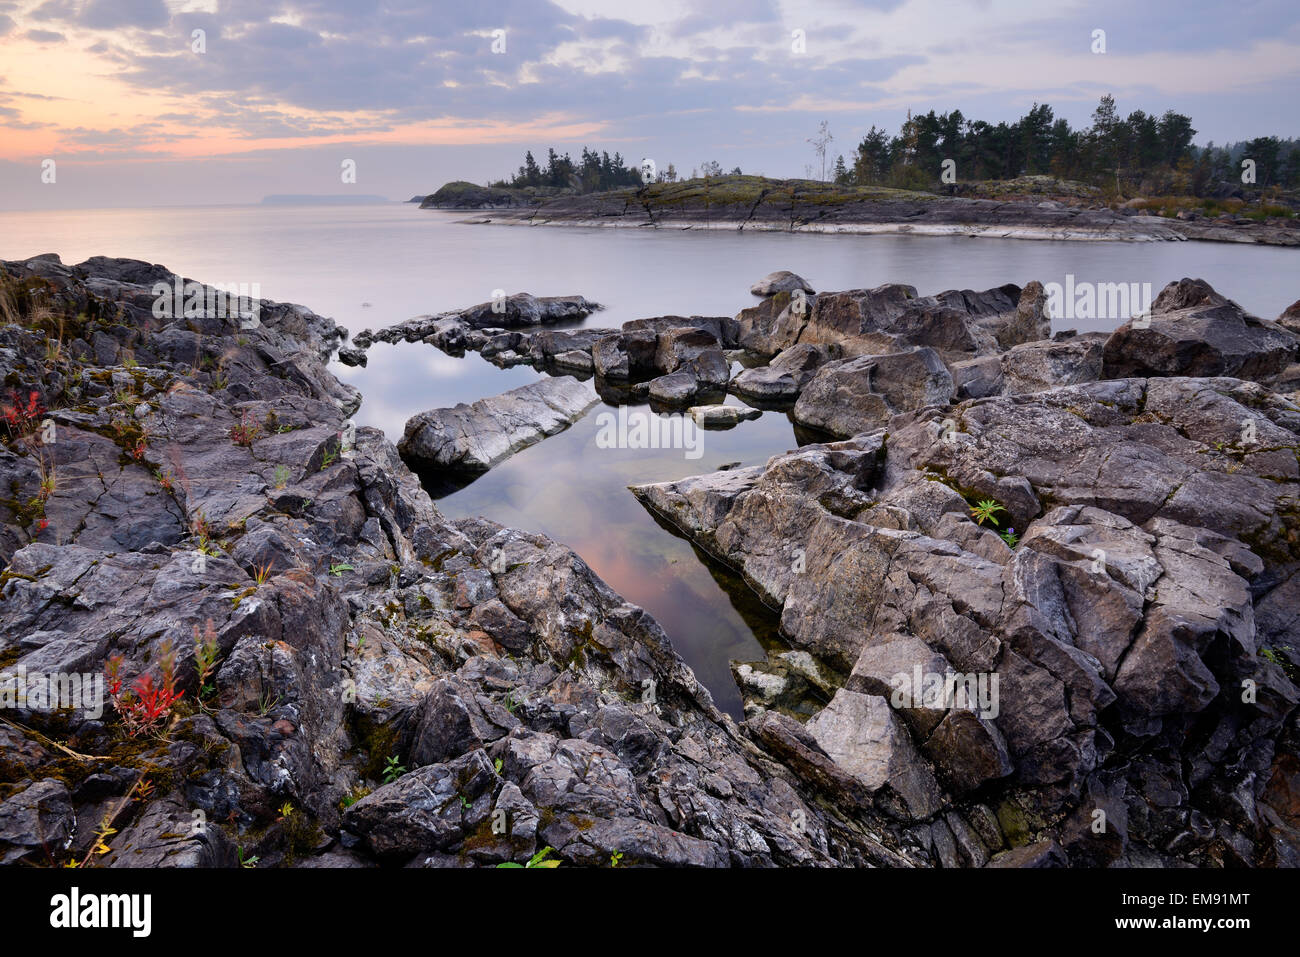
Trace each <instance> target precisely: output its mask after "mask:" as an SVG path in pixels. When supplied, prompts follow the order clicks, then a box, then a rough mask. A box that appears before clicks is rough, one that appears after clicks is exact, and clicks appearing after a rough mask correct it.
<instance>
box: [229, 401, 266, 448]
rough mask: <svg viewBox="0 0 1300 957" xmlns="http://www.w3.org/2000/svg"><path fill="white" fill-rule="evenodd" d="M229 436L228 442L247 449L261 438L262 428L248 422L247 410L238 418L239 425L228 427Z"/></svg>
mask: <svg viewBox="0 0 1300 957" xmlns="http://www.w3.org/2000/svg"><path fill="white" fill-rule="evenodd" d="M229 435H230V441H232V442H234V443H235V444H236V445H242V446H243V447H244V448H248V447H249V446H251V445H252V444H253V443H254V442H256V441H257V440H258V438H260V437H261V435H262V427H261V426H260V425H258V424H257V423H256V422H250V421H249V420H248V410H247V409H245V410H244V414H243V415H242V416H240V419H239V424H238V425H232V426H231V427H230V431H229Z"/></svg>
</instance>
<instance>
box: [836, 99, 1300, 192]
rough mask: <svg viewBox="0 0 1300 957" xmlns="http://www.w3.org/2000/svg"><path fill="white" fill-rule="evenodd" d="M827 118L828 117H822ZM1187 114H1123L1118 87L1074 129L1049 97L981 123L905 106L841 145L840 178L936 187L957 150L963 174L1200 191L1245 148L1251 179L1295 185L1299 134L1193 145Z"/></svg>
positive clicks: (1229, 169)
mask: <svg viewBox="0 0 1300 957" xmlns="http://www.w3.org/2000/svg"><path fill="white" fill-rule="evenodd" d="M823 126H824V124H823ZM1195 135H1196V130H1195V129H1194V128H1193V127H1192V120H1191V117H1189V116H1185V115H1183V114H1181V113H1177V112H1175V111H1173V110H1166V111H1165V112H1164V113H1163V114H1161V115H1160V116H1156V115H1155V114H1153V113H1152V114H1148V113H1146V112H1144V111H1142V110H1134V111H1133V112H1131V113H1130V114H1129V115H1128V116H1127V117H1123V116H1121V115H1120V114H1119V112H1118V110H1117V109H1116V106H1115V99H1114V97H1112V96H1110V95H1107V96H1103V97H1102V98H1101V102H1100V103H1099V104H1098V105H1097V109H1096V110H1095V111H1094V112H1093V114H1092V123H1091V125H1090V126H1087V127H1084V128H1081V129H1074V128H1072V127H1071V126H1070V122H1069V121H1068V120H1066V119H1064V118H1063V117H1062V118H1058V117H1056V116H1055V114H1054V113H1053V110H1052V108H1051V107H1050V106H1049V105H1047V104H1046V103H1042V104H1039V103H1035V104H1034V105H1033V107H1032V108H1031V109H1030V110H1029V112H1028V113H1026V114H1025V115H1024V116H1022V117H1020V119H1018V120H1016V121H1015V122H1013V123H1008V122H1005V121H1003V122H999V123H996V124H992V123H987V122H985V121H983V120H972V119H968V118H967V117H965V116H963V115H962V113H961V111H960V110H953V111H952V112H950V113H935V111H934V110H931V111H930V112H928V113H924V114H918V115H916V116H912V115H911V114H909V115H908V118H907V120H906V121H905V122H904V123H903V126H902V128H901V129H900V130H899V132H898V134H897V135H893V136H891V135H890V134H889V133H888V131H886V130H884V129H880V128H877V127H876V126H874V125H873V126H872V127H871V129H870V130H868V132H867V134H866V135H865V136H864V137H863V138H862V141H861V142H860V143H859V144H858V146H857V149H856V150H855V151H854V153H853V157H852V163H851V165H850V163H846V162H845V160H844V157H843V156H842V155H841V156H840V157H839V158H838V159H837V160H836V161H835V165H834V167H833V172H832V176H833V178H834V180H835V181H836V182H838V183H841V184H844V185H860V186H875V185H879V186H895V187H900V188H905V189H932V188H934V187H935V186H937V185H939V184H940V182H941V180H940V173H941V168H942V164H943V162H944V161H945V160H949V159H950V160H953V161H954V162H955V164H956V175H957V177H958V178H959V179H961V180H1005V179H1012V178H1014V177H1017V176H1024V175H1034V174H1041V175H1051V176H1056V177H1059V178H1061V179H1071V180H1077V181H1080V182H1084V183H1090V184H1092V185H1095V186H1100V187H1102V188H1103V189H1105V190H1106V191H1108V192H1125V191H1134V190H1141V191H1144V192H1148V193H1151V194H1169V193H1180V194H1187V193H1191V194H1195V195H1200V194H1201V193H1202V192H1204V191H1205V190H1206V189H1207V188H1209V187H1210V185H1211V184H1212V183H1216V182H1220V181H1225V180H1226V181H1237V182H1240V174H1241V165H1240V161H1241V160H1242V159H1243V158H1249V159H1253V160H1254V161H1255V176H1256V183H1255V185H1257V186H1261V187H1265V186H1300V149H1298V148H1297V147H1298V145H1300V144H1297V142H1296V141H1295V140H1291V139H1287V140H1281V139H1278V138H1277V137H1275V136H1265V137H1257V138H1255V139H1253V140H1250V141H1248V142H1244V143H1236V144H1231V145H1229V146H1227V147H1219V148H1215V146H1214V144H1213V143H1210V144H1208V145H1207V146H1206V147H1204V148H1198V147H1196V146H1193V145H1192V137H1194V136H1195Z"/></svg>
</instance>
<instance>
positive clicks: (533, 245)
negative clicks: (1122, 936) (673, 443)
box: [0, 203, 1300, 714]
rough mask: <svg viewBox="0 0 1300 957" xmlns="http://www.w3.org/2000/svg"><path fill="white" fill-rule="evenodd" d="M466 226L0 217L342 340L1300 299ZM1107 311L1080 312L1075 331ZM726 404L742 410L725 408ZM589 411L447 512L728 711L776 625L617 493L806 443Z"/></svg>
mask: <svg viewBox="0 0 1300 957" xmlns="http://www.w3.org/2000/svg"><path fill="white" fill-rule="evenodd" d="M463 215H464V214H455V213H445V212H434V211H430V210H420V209H417V208H416V207H415V206H412V205H406V204H397V203H394V204H388V205H376V206H355V207H331V206H300V207H284V206H278V207H269V206H244V207H209V208H166V209H148V210H112V209H107V210H83V211H48V212H46V211H38V212H3V211H0V259H22V258H26V257H28V256H34V255H37V254H39V253H47V252H57V253H58V254H59V255H60V256H62V258H63V261H64V262H65V263H76V262H80V261H82V260H84V259H86V258H88V257H90V256H94V255H108V256H125V257H132V258H136V259H146V260H150V261H152V262H159V263H163V264H165V265H166V266H167V267H168V268H170V269H173V270H175V271H177V272H180V273H182V274H184V275H186V276H190V277H192V278H195V279H199V280H203V281H207V282H227V283H250V284H251V283H257V284H258V285H259V286H260V291H261V295H262V296H263V297H266V298H269V299H276V300H280V301H289V302H299V303H302V304H304V305H306V306H309V307H310V308H312V309H314V310H315V311H316V312H319V313H321V314H323V315H327V316H331V317H333V318H334V319H336V320H337V321H338V322H340V323H341V324H343V325H344V326H346V327H347V328H348V329H350V330H351V331H352V332H354V333H355V332H359V331H360V330H361V329H364V328H367V327H371V328H378V327H380V326H385V325H389V324H391V323H394V322H400V321H401V320H403V319H408V318H410V317H411V316H415V315H421V314H425V313H432V312H441V311H443V310H447V309H453V308H456V307H460V306H467V305H471V304H473V303H477V302H483V301H485V300H488V299H491V298H492V295H493V290H496V289H503V290H505V291H506V292H508V293H514V292H531V293H534V294H536V295H564V294H581V295H584V296H587V297H588V298H590V299H595V300H597V301H599V302H602V303H604V304H605V305H606V306H607V308H606V310H604V311H603V312H599V313H596V314H595V315H593V316H591V317H590V318H589V319H588V320H587V324H588V325H593V326H618V325H620V324H622V323H623V322H626V321H627V320H629V319H637V318H641V317H645V316H659V315H669V314H675V315H734V314H735V313H736V312H737V311H738V310H739V309H741V308H742V307H744V306H746V305H749V304H751V303H753V302H755V301H756V300H755V299H754V298H753V297H752V296H750V294H749V286H750V284H751V283H752V282H754V281H755V280H756V279H758V278H760V277H761V276H763V275H765V274H766V273H768V272H771V271H772V270H775V269H792V270H794V271H795V272H798V273H799V274H800V275H802V276H804V277H805V278H806V279H807V280H808V281H809V282H811V283H812V285H813V286H814V287H815V288H817V289H825V290H834V289H852V288H861V287H871V286H876V285H879V284H881V283H885V282H905V283H910V284H912V285H913V286H916V287H917V289H918V290H919V291H920V293H921V294H923V295H925V294H929V293H935V292H939V291H941V290H944V289H952V288H974V289H984V288H987V287H990V286H995V285H1000V284H1002V283H1006V282H1015V283H1018V284H1022V285H1023V284H1024V283H1026V282H1028V281H1029V280H1031V279H1038V280H1040V281H1041V282H1044V283H1049V282H1057V283H1061V284H1062V285H1064V284H1065V282H1066V276H1067V274H1072V275H1073V276H1074V278H1075V281H1076V282H1085V281H1087V282H1122V283H1151V286H1152V289H1153V291H1154V292H1156V293H1158V292H1159V290H1160V289H1161V288H1162V287H1163V286H1164V285H1165V284H1166V283H1168V282H1171V281H1173V280H1176V279H1180V278H1182V277H1184V276H1191V277H1200V278H1203V279H1206V280H1208V281H1209V282H1210V283H1211V284H1212V285H1213V286H1214V287H1215V288H1216V289H1218V290H1219V291H1220V292H1221V293H1223V294H1224V295H1226V296H1228V297H1230V298H1232V299H1235V300H1237V301H1238V302H1239V303H1241V305H1242V306H1244V307H1245V308H1246V309H1247V310H1249V311H1251V312H1253V313H1255V314H1256V315H1259V316H1263V317H1265V318H1273V317H1275V316H1277V314H1278V313H1280V312H1281V311H1282V310H1283V309H1285V308H1286V307H1287V306H1288V305H1289V304H1290V303H1292V302H1294V301H1295V300H1296V299H1297V298H1300V281H1298V280H1297V278H1296V277H1297V275H1298V271H1297V268H1296V267H1297V263H1298V262H1300V252H1297V251H1296V250H1293V249H1275V248H1267V247H1258V248H1256V247H1247V246H1234V245H1226V244H1211V243H1141V244H1138V243H1132V244H1130V243H1084V242H1073V243H1068V242H1026V241H1023V240H999V239H966V238H956V237H928V236H822V235H813V234H799V235H789V234H784V233H730V232H728V233H723V232H681V231H676V230H674V231H655V230H642V229H585V228H569V227H563V228H561V227H550V228H546V227H538V228H533V227H506V226H469V225H462V224H457V223H456V222H455V220H456V219H459V218H462V217H463ZM1115 324H1116V322H1115V321H1114V320H1111V321H1106V322H1096V321H1093V322H1088V321H1084V320H1071V321H1068V322H1065V323H1062V324H1061V325H1062V326H1063V327H1070V328H1078V329H1079V330H1080V331H1088V330H1092V329H1108V328H1110V327H1112V326H1114V325H1115ZM334 371H335V373H336V374H337V375H338V376H339V378H341V379H344V380H347V381H349V382H352V383H353V384H354V385H356V386H357V387H358V388H360V389H361V391H362V392H363V393H364V395H365V403H364V404H363V406H362V408H361V411H360V412H358V414H357V421H358V424H362V425H374V426H377V427H379V428H382V429H384V431H385V432H386V433H387V434H388V435H389V436H390V437H391V438H392V439H393V440H394V441H395V440H396V439H398V438H399V437H400V436H401V434H402V428H403V425H404V424H405V422H406V420H407V419H408V418H409V417H410V416H412V415H414V414H416V413H417V412H422V411H424V410H426V409H430V408H438V407H444V406H450V405H454V404H455V403H457V402H472V401H474V400H475V399H478V398H482V397H484V396H487V395H493V394H496V393H498V392H502V391H505V390H506V389H510V388H514V387H515V386H518V385H523V384H524V383H527V382H530V381H533V380H534V379H536V378H537V376H538V373H536V372H534V371H533V370H532V369H530V368H528V367H524V366H520V367H516V368H514V369H509V370H501V369H498V368H496V367H495V366H493V365H491V364H489V363H487V362H485V361H483V360H482V359H480V358H479V357H478V356H476V355H473V354H471V355H468V356H466V357H465V358H460V359H457V358H453V357H450V356H447V355H444V354H443V353H441V352H439V351H437V350H436V349H434V348H432V347H431V346H426V345H423V344H401V345H396V346H390V345H385V344H382V343H380V344H377V345H375V346H374V347H372V348H371V350H370V362H369V366H368V367H367V368H365V369H349V368H347V367H345V366H336V367H335V370H334ZM731 401H734V400H731ZM601 408H603V407H602V406H599V405H598V406H596V407H595V408H594V409H593V410H592V412H591V413H589V414H588V415H587V416H586V417H585V418H584V419H582V420H581V421H579V422H578V423H576V424H575V425H574V426H573V427H572V428H570V429H569V430H567V431H566V432H563V433H561V434H559V435H557V436H554V437H552V438H550V439H547V440H546V441H544V442H542V443H540V444H539V445H535V446H533V447H532V448H529V449H526V450H524V451H523V452H521V453H519V454H518V455H516V456H514V457H513V458H511V459H509V460H508V461H506V462H505V463H503V464H501V465H499V466H498V467H497V468H495V469H493V470H492V471H491V472H489V473H487V474H486V475H484V476H483V477H481V478H479V479H477V480H476V481H474V482H471V483H470V484H469V485H466V486H464V487H462V488H460V489H459V490H457V491H455V492H452V493H451V494H448V495H445V496H444V497H442V498H441V499H440V501H439V507H440V508H442V509H443V511H444V512H445V513H447V514H448V515H450V516H452V517H461V516H467V515H485V516H487V517H489V518H492V519H494V520H496V521H499V522H502V523H503V524H506V525H510V526H514V527H518V528H523V529H528V530H531V531H538V532H543V533H545V534H547V535H549V536H551V537H552V538H554V539H556V540H557V541H560V542H563V543H565V544H566V545H568V546H570V547H572V548H573V549H574V550H576V551H577V552H578V553H579V554H580V555H582V557H583V558H584V559H585V560H586V561H587V562H588V564H590V565H591V567H592V568H594V569H595V570H596V572H597V573H599V574H600V575H601V577H603V578H604V579H605V580H606V581H607V582H609V583H610V585H611V586H613V587H614V588H615V589H616V590H618V591H619V592H620V593H621V594H623V595H624V596H625V597H627V599H628V600H629V601H632V602H635V603H636V604H638V605H641V606H642V607H644V608H646V609H647V610H648V611H649V612H650V613H651V614H653V615H654V616H655V618H656V619H657V620H658V621H659V622H660V623H661V624H662V625H663V626H664V628H665V629H666V631H667V632H668V634H669V635H670V636H671V637H672V639H673V643H674V645H675V646H676V648H677V649H678V651H679V652H680V653H681V655H682V657H684V658H685V659H686V660H687V662H688V663H689V664H690V665H691V666H692V667H693V668H694V669H695V671H696V673H697V674H698V676H699V678H700V680H701V681H703V682H704V684H705V685H706V686H707V687H708V688H709V689H710V690H711V691H712V692H713V694H714V697H715V699H716V700H717V702H718V705H719V707H722V708H724V709H725V710H728V711H730V712H731V713H733V714H739V713H740V698H739V695H738V693H737V690H736V688H735V685H734V684H733V682H732V679H731V674H730V670H729V667H728V662H729V661H730V660H732V659H737V660H757V659H761V658H763V657H764V647H766V646H771V645H772V644H773V643H774V642H776V641H777V639H776V637H775V634H774V631H775V616H774V615H773V614H771V613H770V612H767V611H766V610H764V609H762V608H760V607H759V606H758V605H757V603H756V602H755V601H754V599H753V597H752V595H751V594H750V593H749V591H748V590H747V589H746V588H745V587H744V585H743V583H740V582H739V581H737V580H736V579H735V577H734V576H732V575H729V574H728V573H727V572H726V570H725V569H721V568H719V567H717V566H716V565H715V564H713V563H711V562H708V561H707V560H705V559H704V557H703V556H702V555H700V554H699V553H698V552H697V551H696V550H695V549H694V548H693V547H692V546H691V545H690V544H689V543H687V542H685V541H683V540H682V539H680V538H679V537H677V536H676V535H674V534H672V533H671V532H670V531H668V530H666V529H664V528H662V527H661V526H660V525H659V524H658V523H657V522H656V521H655V520H654V519H653V518H652V517H651V516H650V515H648V514H646V512H645V511H644V510H643V509H642V508H641V506H640V505H638V504H637V502H636V500H635V499H634V498H633V497H632V495H631V493H630V492H628V491H627V486H628V485H630V484H634V483H637V482H648V481H666V480H670V479H675V478H681V477H683V476H686V475H691V474H697V473H701V472H708V471H713V470H714V469H716V468H718V467H719V466H720V465H723V464H726V463H733V462H736V463H740V464H743V465H755V464H760V463H762V462H764V461H766V460H767V458H768V457H770V456H771V455H773V454H775V453H778V452H781V451H784V450H786V449H791V448H794V447H796V445H797V444H798V443H797V441H796V439H795V436H794V432H793V428H792V425H791V423H790V420H789V419H788V418H787V417H786V416H785V415H784V414H782V413H776V412H767V413H764V415H763V416H762V417H761V418H759V419H757V420H754V421H751V422H746V423H743V424H742V425H740V426H739V427H738V428H736V429H733V430H730V431H725V432H708V433H705V438H704V445H703V454H702V456H701V457H699V458H697V459H687V458H686V457H685V455H684V454H683V452H682V451H681V450H649V449H647V450H618V449H601V448H598V447H597V445H596V441H595V437H596V432H597V425H596V414H597V412H598V411H599V410H600V409H601Z"/></svg>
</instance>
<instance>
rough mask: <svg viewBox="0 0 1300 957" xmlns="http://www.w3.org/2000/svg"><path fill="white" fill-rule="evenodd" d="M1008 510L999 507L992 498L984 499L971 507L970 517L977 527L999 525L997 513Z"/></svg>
mask: <svg viewBox="0 0 1300 957" xmlns="http://www.w3.org/2000/svg"><path fill="white" fill-rule="evenodd" d="M1005 511H1006V509H1005V508H1003V507H1002V506H1001V505H999V504H998V503H997V502H995V501H994V500H993V499H991V498H986V499H982V500H980V501H978V502H976V503H975V504H974V505H972V506H971V509H970V517H971V518H973V519H975V524H976V525H983V524H984V523H985V522H990V523H992V524H993V525H997V523H998V520H997V517H996V515H995V513H997V512H1005Z"/></svg>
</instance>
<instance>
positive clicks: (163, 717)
mask: <svg viewBox="0 0 1300 957" xmlns="http://www.w3.org/2000/svg"><path fill="white" fill-rule="evenodd" d="M122 663H123V659H122V655H121V653H117V654H114V655H112V656H111V657H110V658H109V659H108V662H107V663H106V664H105V666H104V673H105V677H106V678H107V684H108V696H109V699H110V700H111V701H112V702H113V710H115V711H116V712H117V713H118V716H119V717H121V719H122V723H123V725H124V726H125V728H126V733H127V735H128V736H129V737H132V738H135V737H138V736H139V735H141V734H147V733H155V732H157V731H159V730H161V729H162V727H163V726H165V725H166V723H167V721H168V720H169V719H170V718H171V716H172V712H173V709H174V707H175V705H176V703H177V702H178V701H180V699H181V696H182V695H184V694H185V692H184V691H181V690H179V689H178V688H177V687H176V656H175V655H174V654H173V653H172V651H171V648H170V647H169V646H167V645H164V646H163V649H162V653H161V655H160V656H159V659H158V670H159V673H160V675H161V679H160V680H155V679H154V677H153V675H152V674H151V673H149V672H145V673H144V674H142V675H139V676H138V677H137V678H136V679H135V681H133V682H131V685H130V687H129V689H124V688H123V685H124V684H125V680H124V678H123V676H122Z"/></svg>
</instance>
